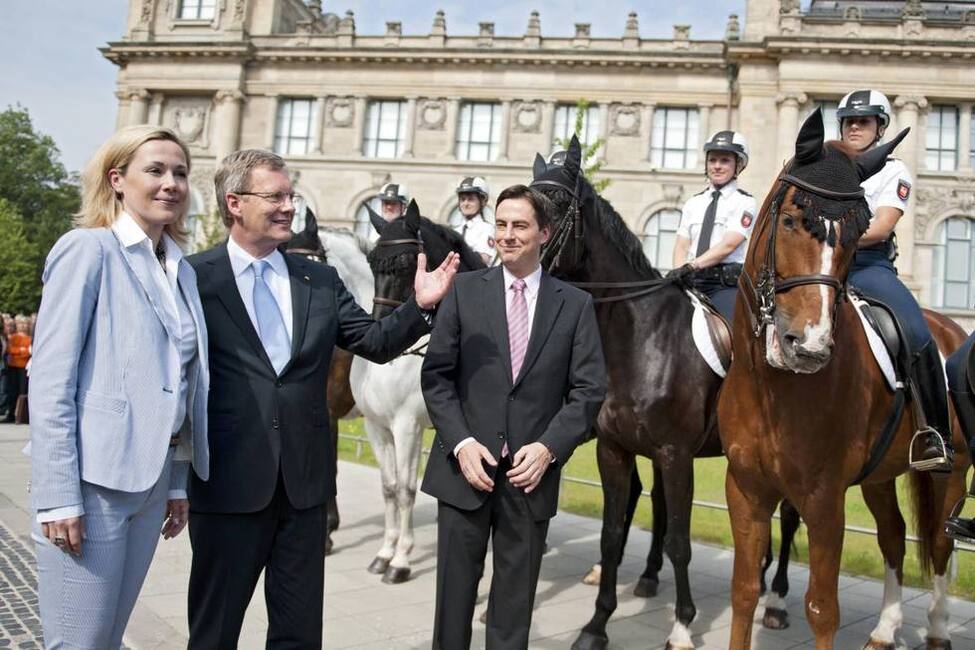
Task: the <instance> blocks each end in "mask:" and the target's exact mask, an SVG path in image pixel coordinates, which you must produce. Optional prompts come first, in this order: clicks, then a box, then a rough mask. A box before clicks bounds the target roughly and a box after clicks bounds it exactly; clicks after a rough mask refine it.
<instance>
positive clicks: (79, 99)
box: [0, 0, 805, 170]
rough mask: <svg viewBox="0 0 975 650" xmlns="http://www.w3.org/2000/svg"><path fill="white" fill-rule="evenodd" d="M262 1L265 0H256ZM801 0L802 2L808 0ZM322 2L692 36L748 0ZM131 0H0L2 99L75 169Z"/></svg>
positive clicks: (365, 14) (109, 92)
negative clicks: (633, 18)
mask: <svg viewBox="0 0 975 650" xmlns="http://www.w3.org/2000/svg"><path fill="white" fill-rule="evenodd" d="M252 1H255V2H263V1H266V0H252ZM804 4H805V3H804ZM324 5H325V10H326V11H331V12H334V13H337V14H339V15H342V14H344V13H345V11H346V10H347V9H351V10H352V11H354V12H355V17H356V30H357V31H358V32H359V33H363V34H366V33H370V34H376V33H383V32H384V31H385V24H386V21H390V20H398V21H400V22H402V23H403V32H404V34H425V33H428V32H429V30H430V25H431V23H432V22H433V16H434V14H435V13H436V10H437V9H443V10H444V11H445V12H446V18H447V32H448V33H455V34H473V33H476V31H477V23H479V22H494V23H495V33H496V34H497V35H499V36H500V35H516V34H522V33H524V30H525V26H526V25H527V23H528V16H529V14H530V13H531V11H532V10H533V9H537V10H538V11H539V13H540V14H541V22H542V34H543V35H552V36H556V35H569V34H572V33H573V32H574V29H573V24H574V23H577V22H578V23H591V24H592V34H593V36H613V37H615V36H620V35H621V34H622V33H623V26H624V24H625V23H626V16H627V14H628V13H629V12H630V11H636V12H637V13H638V15H639V18H640V33H641V35H642V36H643V37H645V38H656V37H668V36H669V35H670V34H671V29H672V25H674V24H680V23H686V24H690V25H691V26H692V27H691V38H721V37H722V35H723V34H724V28H725V23H726V22H727V19H728V14H732V13H737V14H739V16H741V18H742V20H744V6H745V0H680V1H674V0H527V1H525V0H338V1H332V0H325V2H324ZM128 6H129V2H128V0H2V2H0V7H2V11H3V18H2V20H0V80H2V81H0V108H6V107H7V106H8V105H11V104H18V103H19V104H21V105H23V106H25V107H26V108H27V109H28V110H29V111H30V113H31V116H32V118H33V119H34V123H35V126H36V127H37V128H38V129H40V130H41V131H43V132H45V133H48V134H49V135H51V136H52V137H54V139H55V141H56V142H57V143H58V146H59V147H60V148H61V151H62V153H63V161H64V163H65V165H66V166H67V167H68V169H70V170H78V169H80V168H81V166H82V165H83V164H84V162H85V160H86V159H87V158H88V156H90V155H91V154H92V153H93V152H94V150H95V148H96V147H97V146H98V145H99V144H100V143H101V141H102V140H104V139H105V138H106V137H108V135H109V134H110V133H111V132H112V130H113V129H114V128H115V112H116V105H117V104H116V102H117V100H116V99H115V95H114V92H115V76H116V68H115V66H114V65H112V64H111V63H109V62H108V61H106V60H105V59H104V58H102V56H101V54H100V53H99V52H98V49H97V48H98V47H100V46H102V45H104V44H105V43H107V42H108V41H111V40H117V39H119V38H120V37H121V36H122V33H123V30H124V26H125V21H126V13H127V11H128Z"/></svg>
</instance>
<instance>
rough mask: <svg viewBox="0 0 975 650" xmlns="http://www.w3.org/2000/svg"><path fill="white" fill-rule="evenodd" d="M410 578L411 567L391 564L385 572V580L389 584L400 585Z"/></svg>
mask: <svg viewBox="0 0 975 650" xmlns="http://www.w3.org/2000/svg"><path fill="white" fill-rule="evenodd" d="M409 579H410V567H408V566H406V567H398V566H391V567H389V568H387V569H386V571H385V572H384V573H383V582H385V583H386V584H387V585H398V584H402V583H404V582H406V581H407V580H409Z"/></svg>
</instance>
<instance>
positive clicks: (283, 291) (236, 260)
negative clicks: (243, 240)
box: [227, 235, 294, 343]
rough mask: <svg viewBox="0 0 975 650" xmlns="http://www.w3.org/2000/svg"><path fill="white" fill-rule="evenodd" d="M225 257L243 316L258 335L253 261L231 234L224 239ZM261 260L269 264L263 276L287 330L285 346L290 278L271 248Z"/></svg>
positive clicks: (278, 253) (290, 326)
mask: <svg viewBox="0 0 975 650" xmlns="http://www.w3.org/2000/svg"><path fill="white" fill-rule="evenodd" d="M227 254H228V255H229V256H230V266H231V268H232V269H233V271H234V280H236V282H237V291H239V292H240V298H241V300H243V301H244V309H246V310H247V316H248V317H249V318H250V319H251V323H252V324H253V325H254V331H255V332H257V333H258V334H260V331H261V328H260V327H258V325H257V312H256V311H254V270H253V267H252V266H251V264H253V263H254V262H255V261H256V260H257V258H256V257H254V256H253V255H251V254H250V253H248V252H247V251H245V250H244V249H243V248H241V247H240V244H238V243H237V242H235V241H234V237H233V235H231V236H230V238H229V239H227ZM261 259H264V260H267V262H268V264H270V265H271V271H273V273H268V274H266V275H265V276H264V280H265V281H266V282H267V287H268V289H270V290H271V295H272V296H274V302H276V303H278V309H280V310H281V316H282V317H283V318H284V327H285V329H286V330H287V331H288V343H291V341H292V331H293V330H294V323H293V322H292V321H293V320H294V316H293V307H292V304H291V278H290V276H289V275H288V264H287V263H286V262H285V261H284V255H282V254H281V251H279V250H278V249H274V250H273V251H271V253H270V254H269V255H267V256H265V257H263V258H261Z"/></svg>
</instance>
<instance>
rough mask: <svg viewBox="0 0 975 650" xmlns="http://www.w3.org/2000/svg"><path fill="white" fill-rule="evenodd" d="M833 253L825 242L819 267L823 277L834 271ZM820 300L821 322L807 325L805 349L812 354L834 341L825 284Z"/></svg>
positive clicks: (830, 304) (820, 289) (820, 292)
mask: <svg viewBox="0 0 975 650" xmlns="http://www.w3.org/2000/svg"><path fill="white" fill-rule="evenodd" d="M833 252H834V249H833V247H832V246H830V245H829V244H827V243H826V242H823V256H822V258H821V263H820V267H819V273H820V274H821V275H830V273H831V272H832V271H833ZM819 298H820V301H821V302H822V306H821V309H820V313H819V322H818V323H816V324H815V325H806V332H805V334H806V344H805V347H806V348H807V349H808V350H809V351H810V352H819V351H820V350H822V349H824V348H826V347H828V346H829V344H830V342H831V341H832V340H833V323H832V320H831V318H830V311H831V310H830V307H831V306H832V302H830V300H829V287H827V286H826V285H825V284H821V285H819Z"/></svg>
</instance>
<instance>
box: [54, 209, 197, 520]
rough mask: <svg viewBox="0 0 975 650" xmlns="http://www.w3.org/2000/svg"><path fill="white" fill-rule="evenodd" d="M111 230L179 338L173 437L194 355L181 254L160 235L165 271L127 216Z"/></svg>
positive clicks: (72, 512)
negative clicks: (157, 298) (181, 282)
mask: <svg viewBox="0 0 975 650" xmlns="http://www.w3.org/2000/svg"><path fill="white" fill-rule="evenodd" d="M112 230H113V231H114V232H115V235H116V236H117V237H118V240H119V243H120V244H121V245H122V246H123V247H124V248H126V249H128V250H129V252H130V253H132V259H133V261H134V263H135V264H141V265H142V269H143V270H144V271H146V272H147V273H148V275H149V277H151V278H152V280H153V282H154V283H155V286H156V289H157V291H158V294H159V295H160V296H161V297H162V303H163V308H164V309H165V310H166V312H167V315H168V317H169V318H170V319H171V321H172V322H173V323H176V326H177V329H176V331H177V333H178V337H179V359H180V375H179V395H178V398H177V402H176V416H175V417H174V418H173V423H172V425H170V431H172V432H173V434H174V435H175V434H176V433H177V432H178V431H179V430H180V428H181V427H182V426H183V421H184V420H185V419H186V409H187V407H188V400H189V376H188V373H187V370H188V369H189V367H190V364H192V363H193V360H194V359H195V358H196V354H197V349H196V346H197V337H196V323H195V322H194V321H193V316H192V314H191V313H190V308H189V305H188V304H187V303H186V298H185V297H184V296H183V292H182V291H181V290H180V288H179V283H178V282H177V279H178V278H177V275H178V272H179V263H180V260H182V259H183V251H181V250H180V248H179V246H178V245H177V244H176V242H175V241H173V240H172V238H171V237H170V236H169V235H167V234H165V233H164V234H163V236H162V240H161V241H162V244H163V247H164V249H165V251H166V270H165V271H163V267H162V266H160V264H159V261H158V259H157V258H156V251H155V250H153V247H152V240H151V239H149V236H148V235H146V233H145V231H144V230H142V228H141V227H140V226H139V224H137V223H136V222H135V220H134V219H133V218H132V217H131V216H130V215H129V214H128V213H125V212H123V213H122V214H121V216H119V218H118V219H116V220H115V223H113V224H112ZM169 498H170V499H185V498H186V490H185V489H184V490H170V491H169ZM84 514H85V509H84V506H83V505H82V504H80V503H78V504H74V505H70V506H64V507H61V508H51V509H49V510H38V512H37V521H38V522H40V523H46V522H51V521H58V520H61V519H68V518H69V517H80V516H82V515H84Z"/></svg>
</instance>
